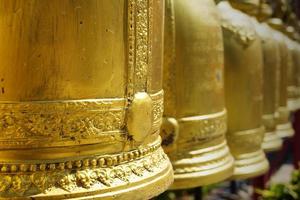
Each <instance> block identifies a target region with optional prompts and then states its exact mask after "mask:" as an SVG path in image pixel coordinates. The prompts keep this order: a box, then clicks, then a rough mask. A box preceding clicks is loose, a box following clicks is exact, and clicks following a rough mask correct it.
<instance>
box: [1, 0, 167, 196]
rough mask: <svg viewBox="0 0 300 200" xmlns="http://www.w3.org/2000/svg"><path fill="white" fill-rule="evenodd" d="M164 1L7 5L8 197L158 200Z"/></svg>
mask: <svg viewBox="0 0 300 200" xmlns="http://www.w3.org/2000/svg"><path fill="white" fill-rule="evenodd" d="M163 9H164V5H163V1H160V0H128V1H123V0H107V1H105V0H84V1H73V0H9V1H7V0H1V1H0V13H1V16H0V43H1V46H0V63H1V65H0V74H1V77H0V81H1V95H0V109H1V113H0V121H1V123H0V124H1V127H0V154H1V156H0V196H1V198H9V199H11V198H15V197H20V199H33V198H34V199H44V198H45V199H73V198H80V199H97V198H101V199H149V198H151V197H153V196H155V195H158V194H159V193H161V192H163V191H164V190H166V189H167V188H168V186H169V185H170V184H171V182H172V178H173V176H172V174H173V173H172V167H171V164H170V162H169V160H168V158H167V156H166V155H165V154H164V152H163V150H162V148H161V145H160V136H159V129H160V124H161V119H162V106H163V92H162V87H161V85H162V84H161V77H162V76H161V65H162V37H163V32H162V30H163V27H162V25H163Z"/></svg>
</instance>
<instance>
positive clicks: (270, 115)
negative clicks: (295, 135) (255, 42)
mask: <svg viewBox="0 0 300 200" xmlns="http://www.w3.org/2000/svg"><path fill="white" fill-rule="evenodd" d="M252 21H253V24H254V25H255V28H256V32H257V34H258V35H259V37H260V39H261V46H262V50H263V61H264V63H263V64H264V70H263V125H264V127H265V129H266V132H265V137H264V141H263V144H262V147H263V149H264V150H265V151H266V152H270V151H276V150H279V149H280V148H281V146H282V140H281V138H280V137H279V136H278V135H277V133H276V122H275V112H276V111H277V107H278V106H277V105H276V99H277V98H278V96H276V93H277V91H276V88H278V87H279V86H277V84H278V83H279V82H278V80H277V79H279V74H278V73H279V70H280V69H279V68H280V55H279V53H280V52H279V46H278V45H277V42H276V40H275V39H274V37H273V33H272V30H271V28H270V27H269V26H268V25H267V24H266V23H258V22H257V21H256V19H254V18H252Z"/></svg>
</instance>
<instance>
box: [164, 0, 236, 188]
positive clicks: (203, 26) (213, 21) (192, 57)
mask: <svg viewBox="0 0 300 200" xmlns="http://www.w3.org/2000/svg"><path fill="white" fill-rule="evenodd" d="M164 56H165V59H164V83H163V88H164V91H165V104H164V105H165V111H164V122H163V126H162V131H161V134H162V135H163V145H164V149H165V150H166V152H167V153H168V155H169V157H170V159H171V161H172V164H173V168H174V177H175V180H174V184H173V185H172V187H171V188H172V189H183V188H192V187H196V186H201V185H207V184H211V183H215V182H219V181H222V180H224V179H226V178H228V177H230V176H231V175H232V172H233V158H232V156H231V154H230V153H229V149H228V147H227V144H226V139H225V132H226V128H227V126H226V109H225V106H224V84H223V65H224V63H223V42H222V32H221V27H220V23H219V17H218V13H217V9H216V6H215V4H214V1H213V0H202V1H199V0H168V1H166V22H165V54H164Z"/></svg>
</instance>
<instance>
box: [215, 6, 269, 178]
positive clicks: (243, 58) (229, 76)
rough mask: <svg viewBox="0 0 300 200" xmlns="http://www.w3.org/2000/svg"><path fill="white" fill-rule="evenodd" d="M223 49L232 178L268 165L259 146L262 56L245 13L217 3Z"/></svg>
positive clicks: (246, 175)
mask: <svg viewBox="0 0 300 200" xmlns="http://www.w3.org/2000/svg"><path fill="white" fill-rule="evenodd" d="M218 8H219V12H220V14H221V21H222V28H223V38H224V51H225V97H226V101H225V102H226V108H227V110H228V132H227V141H228V144H229V148H230V151H231V153H232V154H233V156H234V158H235V171H234V175H233V177H232V178H233V179H246V178H250V177H255V176H258V175H261V174H264V173H265V172H266V171H267V170H268V167H269V164H268V161H267V159H266V157H265V154H264V152H263V150H262V148H261V145H262V142H263V138H264V133H265V129H264V127H263V124H262V111H263V110H262V109H263V107H262V106H263V105H262V101H263V96H262V95H263V94H262V92H263V90H262V86H263V85H262V80H263V77H262V76H263V74H262V73H263V58H262V49H261V41H260V39H259V37H258V35H257V33H256V31H255V27H254V25H253V24H252V22H251V20H250V18H249V16H247V15H245V14H243V13H242V12H240V11H238V10H236V9H234V8H232V7H231V5H230V3H229V2H228V1H221V2H220V3H219V4H218Z"/></svg>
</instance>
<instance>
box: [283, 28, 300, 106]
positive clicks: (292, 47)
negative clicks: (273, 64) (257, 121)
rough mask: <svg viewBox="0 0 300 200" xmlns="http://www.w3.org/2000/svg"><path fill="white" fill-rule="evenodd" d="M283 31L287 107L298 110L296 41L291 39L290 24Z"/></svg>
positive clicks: (292, 30) (291, 30)
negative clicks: (285, 47) (286, 51)
mask: <svg viewBox="0 0 300 200" xmlns="http://www.w3.org/2000/svg"><path fill="white" fill-rule="evenodd" d="M284 33H285V34H286V35H287V37H286V45H287V49H288V54H287V58H288V62H287V64H288V65H287V71H288V72H287V73H288V75H287V84H288V86H287V90H288V94H287V95H288V108H289V110H290V111H291V112H293V111H296V110H298V109H299V108H300V107H299V105H298V98H299V97H298V95H297V79H296V78H297V77H296V75H297V73H296V67H297V66H296V64H297V63H296V62H297V56H298V51H297V43H296V42H294V41H293V40H292V37H293V33H294V29H293V27H291V26H288V27H286V29H285V30H284Z"/></svg>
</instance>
